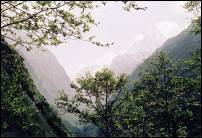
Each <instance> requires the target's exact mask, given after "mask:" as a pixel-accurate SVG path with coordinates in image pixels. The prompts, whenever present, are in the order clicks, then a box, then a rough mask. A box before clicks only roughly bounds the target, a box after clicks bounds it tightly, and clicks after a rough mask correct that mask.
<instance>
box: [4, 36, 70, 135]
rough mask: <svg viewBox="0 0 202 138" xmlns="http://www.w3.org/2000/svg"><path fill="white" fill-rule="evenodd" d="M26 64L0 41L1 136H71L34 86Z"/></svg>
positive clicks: (14, 51)
mask: <svg viewBox="0 0 202 138" xmlns="http://www.w3.org/2000/svg"><path fill="white" fill-rule="evenodd" d="M23 61H24V59H23V58H22V57H21V56H20V55H19V54H18V53H17V52H16V50H15V49H13V48H11V47H9V46H8V44H7V43H6V42H5V40H4V39H3V38H1V136H2V137H28V136H29V137H30V136H34V137H58V136H62V137H64V136H70V133H69V132H68V131H67V130H66V129H65V127H64V125H63V124H62V122H61V119H60V118H59V117H58V116H57V114H56V113H55V112H54V110H52V108H51V107H50V106H49V104H48V103H47V101H46V98H44V96H43V95H41V93H40V92H39V91H38V89H37V88H36V86H35V85H34V83H33V80H32V78H31V76H30V74H29V72H28V70H27V69H26V67H25V66H24V63H23Z"/></svg>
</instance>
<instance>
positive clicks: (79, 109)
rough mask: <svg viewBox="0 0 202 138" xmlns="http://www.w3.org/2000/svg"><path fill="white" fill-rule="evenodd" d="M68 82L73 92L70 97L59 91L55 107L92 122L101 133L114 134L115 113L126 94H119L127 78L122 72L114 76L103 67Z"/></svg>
mask: <svg viewBox="0 0 202 138" xmlns="http://www.w3.org/2000/svg"><path fill="white" fill-rule="evenodd" d="M77 83H78V84H75V83H72V84H71V87H72V88H74V89H75V91H76V95H75V96H73V98H70V97H69V96H68V95H66V94H64V93H63V94H62V95H61V97H60V98H59V99H57V102H56V103H57V106H58V107H59V108H61V109H63V110H65V111H67V112H70V113H74V114H75V115H77V116H79V119H80V121H81V122H84V123H92V124H94V125H96V126H97V127H98V128H99V130H100V131H101V133H102V134H104V136H106V137H110V136H113V135H115V134H116V127H115V125H116V121H117V120H118V118H117V117H118V114H117V112H118V111H119V110H120V108H121V106H122V105H123V103H124V102H125V101H126V99H127V98H128V97H123V96H121V95H122V92H123V91H124V89H125V87H126V84H127V77H126V76H125V75H124V74H122V75H120V76H115V75H114V73H113V72H112V71H110V70H109V69H107V68H105V69H103V70H101V71H98V72H97V73H96V74H95V76H92V75H91V74H86V76H85V77H81V78H79V79H77Z"/></svg>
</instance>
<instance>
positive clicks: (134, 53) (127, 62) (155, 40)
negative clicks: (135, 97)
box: [110, 27, 164, 74]
mask: <svg viewBox="0 0 202 138" xmlns="http://www.w3.org/2000/svg"><path fill="white" fill-rule="evenodd" d="M154 32H155V33H154ZM143 34H144V35H143ZM140 38H141V39H140ZM136 39H137V40H136ZM163 39H164V38H163V37H162V36H161V33H160V32H158V31H157V29H155V28H152V27H149V28H147V29H146V30H144V31H143V32H142V35H139V37H138V35H137V36H136V37H135V38H134V42H133V44H132V46H131V47H130V48H129V49H128V50H127V51H126V52H124V54H120V55H118V56H116V57H115V58H114V59H113V60H112V62H111V64H110V68H111V69H112V70H114V71H115V72H116V73H126V74H131V73H132V72H133V71H134V69H135V68H136V67H137V66H138V65H139V64H140V63H142V62H143V59H144V58H147V57H149V56H150V55H151V54H152V53H153V52H154V51H155V49H156V48H157V47H159V46H161V45H162V42H163Z"/></svg>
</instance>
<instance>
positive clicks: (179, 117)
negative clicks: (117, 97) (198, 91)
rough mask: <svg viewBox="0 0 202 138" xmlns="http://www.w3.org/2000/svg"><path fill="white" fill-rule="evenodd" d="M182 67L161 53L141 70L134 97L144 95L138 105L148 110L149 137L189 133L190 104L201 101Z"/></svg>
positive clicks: (146, 117)
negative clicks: (183, 72)
mask: <svg viewBox="0 0 202 138" xmlns="http://www.w3.org/2000/svg"><path fill="white" fill-rule="evenodd" d="M182 70H183V69H182V68H181V66H177V65H175V64H174V63H173V62H171V61H170V60H169V58H168V57H167V56H166V55H165V54H163V53H160V54H159V56H158V57H156V58H154V59H150V61H148V64H147V67H146V68H145V70H144V71H143V72H141V73H140V80H139V81H138V82H137V83H136V84H135V86H134V98H136V99H137V98H140V100H139V103H136V104H138V105H139V106H140V105H141V106H143V109H144V111H145V114H146V115H145V119H146V122H147V123H148V126H147V128H146V131H145V133H147V135H148V136H187V125H188V122H189V121H190V120H191V119H193V110H191V108H190V107H191V106H193V105H195V104H197V103H198V100H197V98H196V97H195V96H194V95H195V91H194V85H193V83H192V81H191V78H190V77H184V76H182ZM197 88H198V87H197Z"/></svg>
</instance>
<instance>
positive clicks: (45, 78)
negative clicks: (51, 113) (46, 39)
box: [17, 46, 73, 105]
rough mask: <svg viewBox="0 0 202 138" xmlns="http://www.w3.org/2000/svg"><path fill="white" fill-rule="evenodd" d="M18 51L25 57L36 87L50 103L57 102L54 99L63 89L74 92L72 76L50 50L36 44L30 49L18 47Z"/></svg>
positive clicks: (70, 92)
mask: <svg viewBox="0 0 202 138" xmlns="http://www.w3.org/2000/svg"><path fill="white" fill-rule="evenodd" d="M17 51H18V52H19V53H20V55H22V57H23V58H24V59H25V61H24V63H25V65H26V67H27V68H28V71H29V72H30V74H31V76H32V78H33V80H34V83H35V85H36V87H37V88H38V89H39V91H40V92H41V93H42V94H43V95H44V96H45V97H46V99H47V101H48V102H49V103H50V104H52V105H54V104H55V102H54V99H56V98H58V96H59V92H58V91H59V90H61V89H63V90H64V91H65V92H67V93H68V94H72V92H73V90H72V89H71V88H70V83H71V80H70V78H69V77H68V76H67V74H66V73H65V70H64V69H63V67H62V66H61V65H60V64H59V63H58V61H57V59H56V58H55V56H54V55H53V54H52V53H51V52H50V51H48V50H47V49H45V48H43V49H42V48H37V47H34V46H33V47H32V49H31V50H30V51H27V50H26V49H25V48H23V47H18V48H17Z"/></svg>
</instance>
